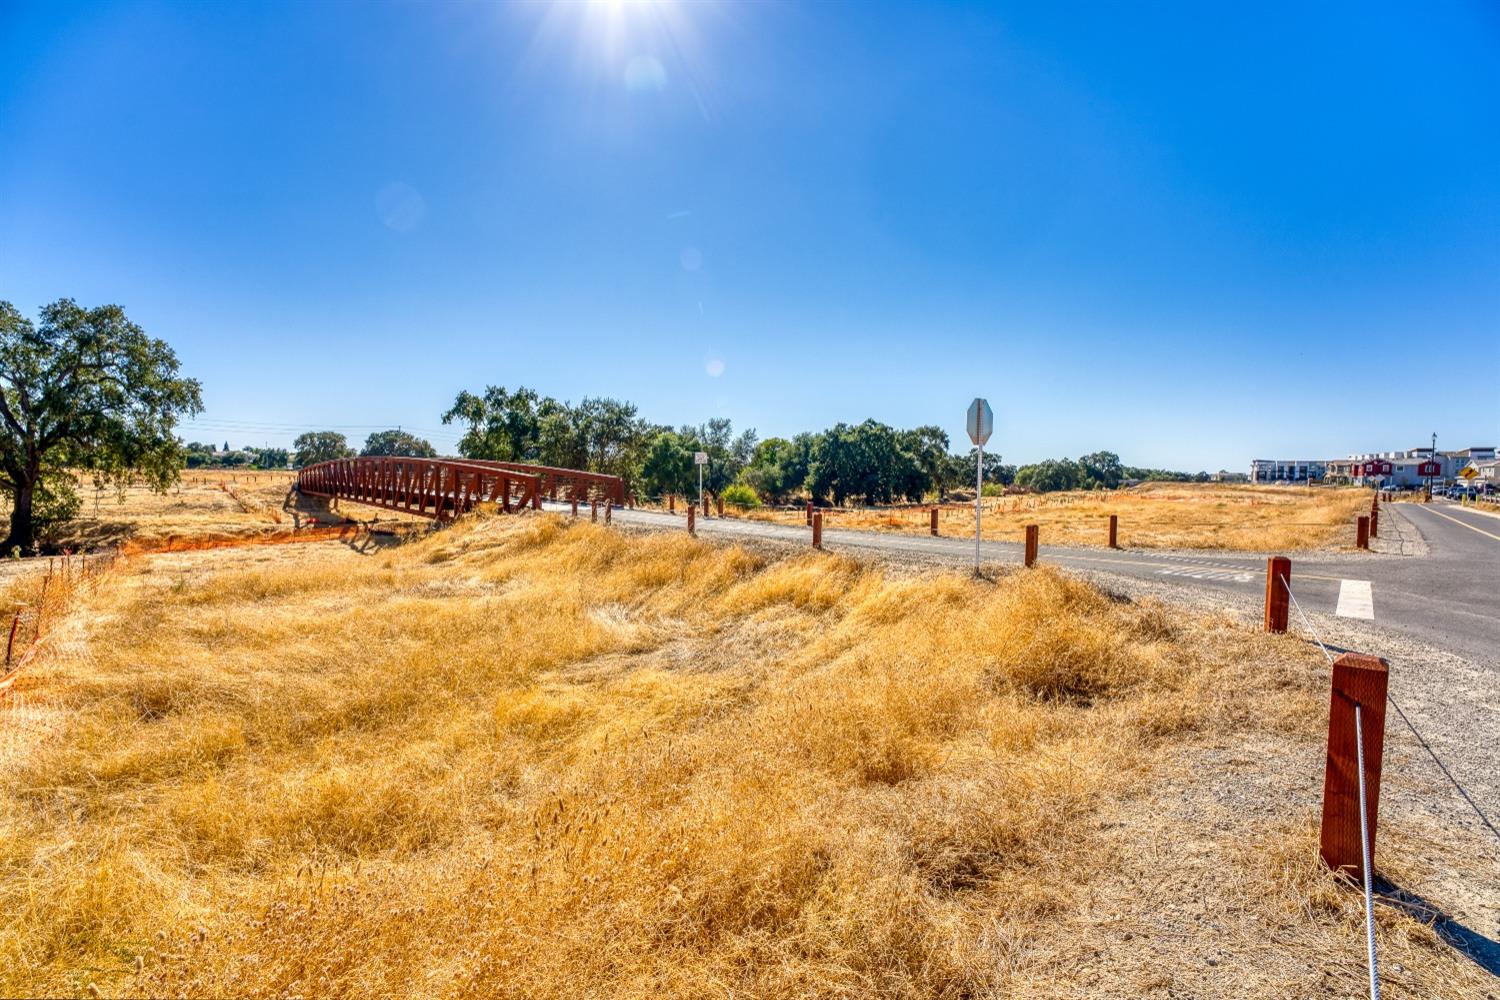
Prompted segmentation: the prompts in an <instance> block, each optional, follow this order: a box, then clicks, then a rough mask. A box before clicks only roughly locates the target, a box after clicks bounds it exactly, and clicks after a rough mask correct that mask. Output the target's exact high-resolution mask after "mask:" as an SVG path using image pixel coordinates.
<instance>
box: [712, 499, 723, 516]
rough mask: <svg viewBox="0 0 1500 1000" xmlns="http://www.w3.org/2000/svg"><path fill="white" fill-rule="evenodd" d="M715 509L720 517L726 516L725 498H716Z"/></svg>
mask: <svg viewBox="0 0 1500 1000" xmlns="http://www.w3.org/2000/svg"><path fill="white" fill-rule="evenodd" d="M714 508H715V509H716V510H718V512H719V516H720V517H723V516H724V498H723V497H714Z"/></svg>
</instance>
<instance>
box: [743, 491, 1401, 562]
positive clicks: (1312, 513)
mask: <svg viewBox="0 0 1500 1000" xmlns="http://www.w3.org/2000/svg"><path fill="white" fill-rule="evenodd" d="M1370 496H1371V493H1370V491H1369V490H1363V489H1352V488H1350V489H1336V488H1331V487H1329V488H1325V487H1314V488H1306V487H1281V486H1240V485H1230V484H1224V485H1220V484H1215V483H1205V484H1194V483H1147V484H1144V485H1142V486H1138V487H1135V488H1134V489H1129V490H1112V491H1107V492H1106V491H1076V492H1069V493H1046V494H1036V495H1023V496H1008V497H988V498H986V499H985V501H984V517H983V530H984V537H985V538H993V539H998V540H1002V541H1020V540H1021V539H1022V538H1023V537H1024V535H1025V530H1026V525H1028V524H1035V525H1038V526H1040V528H1041V538H1042V542H1043V544H1048V545H1105V544H1107V543H1108V540H1109V515H1111V514H1116V515H1118V516H1119V519H1120V521H1119V544H1120V545H1121V546H1123V547H1125V548H1138V549H1160V548H1199V549H1226V550H1234V551H1242V552H1291V551H1299V550H1306V549H1325V548H1340V549H1344V548H1353V547H1354V519H1355V518H1356V517H1357V516H1358V515H1359V514H1362V513H1368V511H1369V507H1370ZM744 516H748V517H752V518H755V519H757V520H772V521H779V522H782V523H786V524H800V523H802V518H803V515H802V513H801V512H800V511H753V512H750V513H748V514H746V515H744ZM823 523H824V526H825V527H830V528H861V529H867V530H875V531H901V532H907V533H914V534H917V533H920V534H926V533H927V531H928V530H929V527H928V526H929V521H928V508H925V507H924V508H914V509H910V510H871V511H859V510H854V511H836V512H830V513H825V514H824V519H823ZM938 533H939V534H942V535H949V536H954V537H968V538H973V537H974V507H973V505H972V504H968V505H948V506H946V507H944V508H943V509H942V511H941V512H940V513H939V515H938Z"/></svg>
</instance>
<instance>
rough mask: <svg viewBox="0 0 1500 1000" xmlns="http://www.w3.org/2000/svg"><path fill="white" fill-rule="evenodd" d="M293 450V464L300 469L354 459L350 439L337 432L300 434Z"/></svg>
mask: <svg viewBox="0 0 1500 1000" xmlns="http://www.w3.org/2000/svg"><path fill="white" fill-rule="evenodd" d="M292 448H293V449H294V454H293V456H292V464H293V465H296V466H298V467H299V468H300V467H301V466H304V465H316V464H317V463H319V462H331V461H333V460H334V459H336V458H353V457H354V449H353V448H351V447H349V441H348V439H347V438H345V437H344V435H342V434H339V433H338V432H337V431H308V432H307V433H305V434H298V435H297V440H295V441H293V442H292Z"/></svg>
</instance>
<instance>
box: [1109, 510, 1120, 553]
mask: <svg viewBox="0 0 1500 1000" xmlns="http://www.w3.org/2000/svg"><path fill="white" fill-rule="evenodd" d="M1109 547H1110V548H1112V549H1118V548H1119V547H1120V515H1118V514H1111V515H1109Z"/></svg>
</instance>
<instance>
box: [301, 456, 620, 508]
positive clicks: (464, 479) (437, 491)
mask: <svg viewBox="0 0 1500 1000" xmlns="http://www.w3.org/2000/svg"><path fill="white" fill-rule="evenodd" d="M297 490H298V492H300V493H306V494H309V495H311V496H323V497H329V498H332V499H336V500H348V501H351V502H353V503H362V504H369V505H370V506H372V507H384V508H386V509H387V510H397V511H401V512H402V513H405V514H420V515H422V516H423V517H431V518H436V519H437V520H449V519H451V518H455V517H457V516H458V515H460V514H463V513H466V512H468V511H471V510H474V509H475V508H476V507H478V506H480V505H481V504H488V505H493V506H494V507H497V508H499V509H500V510H501V511H503V512H505V513H507V514H508V513H510V512H512V511H516V510H522V509H524V508H527V507H531V508H533V509H535V510H540V509H541V506H542V499H543V497H545V498H547V499H549V500H573V499H577V500H580V501H585V502H587V501H601V502H607V503H614V504H615V505H617V506H624V503H625V484H624V481H623V480H621V479H620V477H619V476H607V475H603V474H601V473H597V472H582V471H580V470H578V469H558V468H553V467H551V466H547V465H527V464H525V463H522V462H490V461H484V460H480V459H465V458H409V457H404V456H365V457H361V458H339V459H334V460H333V461H330V462H319V463H318V464H316V465H309V466H307V467H305V468H303V469H302V470H300V471H299V472H298V473H297Z"/></svg>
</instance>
